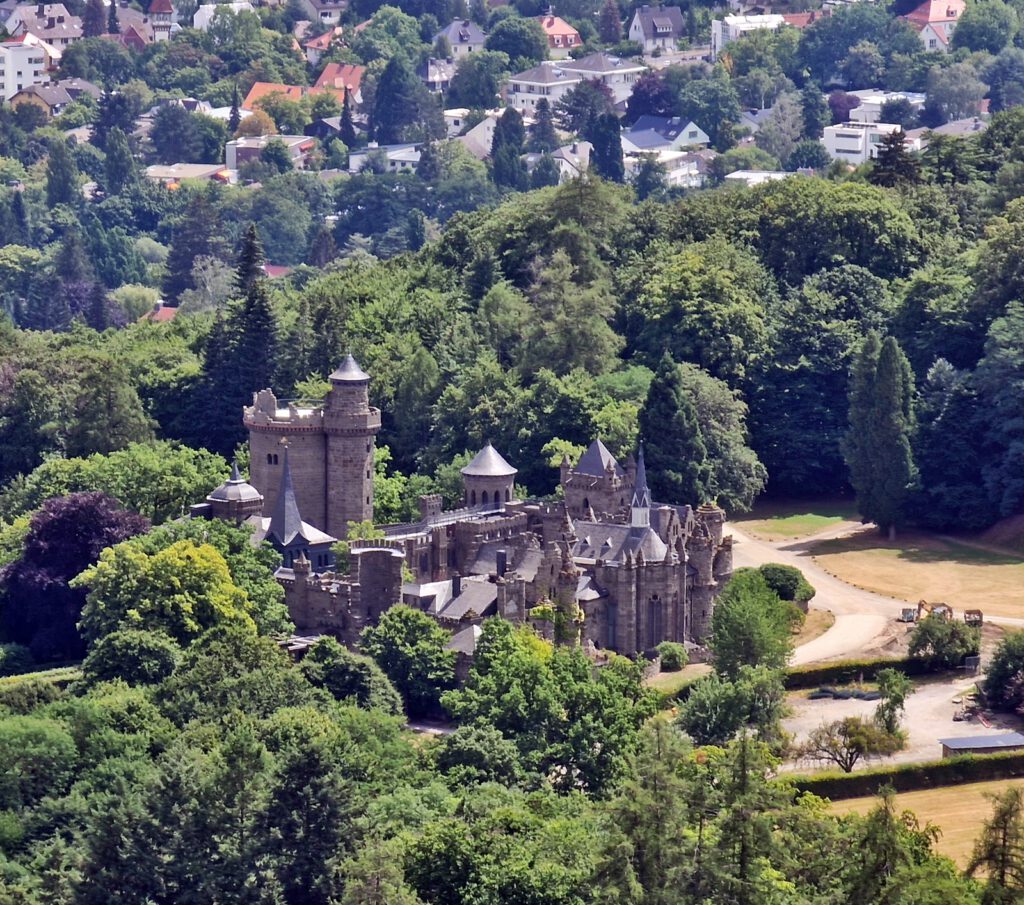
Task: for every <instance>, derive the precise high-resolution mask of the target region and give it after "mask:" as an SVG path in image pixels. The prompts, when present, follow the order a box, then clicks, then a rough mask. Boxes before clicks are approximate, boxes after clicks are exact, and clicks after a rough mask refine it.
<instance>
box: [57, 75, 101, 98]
mask: <svg viewBox="0 0 1024 905" xmlns="http://www.w3.org/2000/svg"><path fill="white" fill-rule="evenodd" d="M57 84H58V85H60V87H61V88H63V89H64V90H65V91H66V92H67V93H68V94H70V95H71V100H73V101H77V100H78V99H79V98H80V97H81V96H82V95H83V94H87V95H89V97H91V98H92V99H93V100H94V101H98V100H99V99H100V98H101V97H103V89H102V88H100V86H99V85H94V84H93V83H92V82H87V81H86V80H85V79H61V80H60V81H58V82H57Z"/></svg>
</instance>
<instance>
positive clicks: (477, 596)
mask: <svg viewBox="0 0 1024 905" xmlns="http://www.w3.org/2000/svg"><path fill="white" fill-rule="evenodd" d="M497 603H498V586H497V585H496V584H491V582H489V581H466V580H463V582H462V589H461V591H460V593H459V596H458V597H453V598H452V599H451V600H450V601H449V602H448V604H447V605H446V606H445V607H444V609H443V610H441V612H440V613H439V614H438V615H440V616H441V618H442V619H462V618H463V617H464V616H467V615H469V614H470V613H471V612H472V613H475V614H476V615H477V616H492V615H494V613H495V611H496V608H497Z"/></svg>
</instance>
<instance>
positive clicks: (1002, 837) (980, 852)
mask: <svg viewBox="0 0 1024 905" xmlns="http://www.w3.org/2000/svg"><path fill="white" fill-rule="evenodd" d="M992 803H993V805H994V809H993V813H992V817H991V819H990V820H988V821H987V822H986V823H985V828H984V829H983V830H982V832H981V836H980V837H979V838H978V840H977V841H976V842H975V843H974V853H973V854H972V855H971V861H970V863H969V864H968V865H967V873H968V874H969V875H971V876H973V875H974V874H975V873H977V872H978V871H979V870H981V871H983V872H984V874H985V876H986V877H987V878H988V888H987V889H986V890H985V898H984V900H983V901H985V902H993V903H995V902H1019V901H1020V897H1021V894H1022V893H1024V791H1022V790H1021V789H1020V788H1010V789H1006V790H1005V791H1004V792H1002V793H1000V794H999V795H994V796H992Z"/></svg>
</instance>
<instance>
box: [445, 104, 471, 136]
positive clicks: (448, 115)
mask: <svg viewBox="0 0 1024 905" xmlns="http://www.w3.org/2000/svg"><path fill="white" fill-rule="evenodd" d="M469 112H470V111H469V108H468V107H452V108H451V109H449V110H445V111H444V129H445V135H446V136H447V137H448V138H455V136H456V135H458V134H459V133H460V132H461V131H462V130H463V128H465V125H466V117H468V116H469Z"/></svg>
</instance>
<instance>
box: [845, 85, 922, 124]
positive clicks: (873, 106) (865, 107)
mask: <svg viewBox="0 0 1024 905" xmlns="http://www.w3.org/2000/svg"><path fill="white" fill-rule="evenodd" d="M847 93H848V94H852V95H853V96H854V97H856V98H857V99H858V100H860V106H859V107H854V108H853V109H852V110H851V111H850V121H851V122H855V123H877V122H879V120H881V118H882V106H883V105H884V104H885V103H886V102H888V101H899V100H905V101H907V102H909V104H910V106H911V107H913V108H914V110H916V111H920V110H921V108H922V107H924V102H925V95H923V94H921V93H919V92H915V91H876V90H875V89H873V88H866V89H863V90H861V91H849V92H847Z"/></svg>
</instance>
